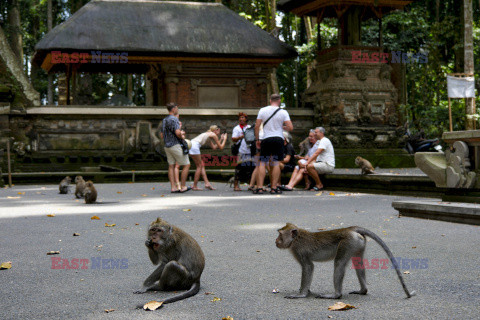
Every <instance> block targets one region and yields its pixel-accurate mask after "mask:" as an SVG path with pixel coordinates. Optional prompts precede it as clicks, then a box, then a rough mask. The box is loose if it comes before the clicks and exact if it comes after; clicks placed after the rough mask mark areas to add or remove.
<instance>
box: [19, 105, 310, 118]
mask: <svg viewBox="0 0 480 320" xmlns="http://www.w3.org/2000/svg"><path fill="white" fill-rule="evenodd" d="M258 110H259V109H257V108H233V109H219V108H186V107H185V108H182V107H180V116H212V115H215V116H228V117H230V116H237V115H238V113H239V112H245V113H247V114H257V113H258ZM286 110H287V111H288V113H289V114H290V115H291V116H297V117H298V116H305V117H313V110H312V109H286ZM27 115H109V116H153V117H164V116H166V115H168V111H167V108H166V107H160V106H155V107H144V106H142V107H137V106H131V107H127V106H125V107H108V106H101V105H98V106H91V105H77V106H76V105H69V106H42V107H35V108H28V109H27Z"/></svg>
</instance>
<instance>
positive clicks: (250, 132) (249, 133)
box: [244, 126, 255, 146]
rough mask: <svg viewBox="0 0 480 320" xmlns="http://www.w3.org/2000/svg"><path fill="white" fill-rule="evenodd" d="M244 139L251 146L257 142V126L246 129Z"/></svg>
mask: <svg viewBox="0 0 480 320" xmlns="http://www.w3.org/2000/svg"><path fill="white" fill-rule="evenodd" d="M244 139H245V142H246V143H247V145H249V146H250V145H251V144H252V143H254V142H255V126H253V127H250V128H247V129H245V132H244Z"/></svg>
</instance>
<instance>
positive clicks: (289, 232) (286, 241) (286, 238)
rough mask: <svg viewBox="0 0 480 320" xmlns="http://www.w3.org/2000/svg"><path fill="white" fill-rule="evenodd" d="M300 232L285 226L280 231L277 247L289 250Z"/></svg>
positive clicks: (276, 241) (276, 242)
mask: <svg viewBox="0 0 480 320" xmlns="http://www.w3.org/2000/svg"><path fill="white" fill-rule="evenodd" d="M297 234H298V230H297V229H291V228H287V226H285V227H284V228H282V229H279V230H278V237H277V240H275V245H276V246H277V248H279V249H288V248H290V246H291V245H292V242H293V240H294V239H295V238H296V237H297Z"/></svg>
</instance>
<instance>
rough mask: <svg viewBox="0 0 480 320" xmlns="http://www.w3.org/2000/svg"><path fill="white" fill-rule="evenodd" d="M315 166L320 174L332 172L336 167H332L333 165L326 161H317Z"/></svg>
mask: <svg viewBox="0 0 480 320" xmlns="http://www.w3.org/2000/svg"><path fill="white" fill-rule="evenodd" d="M313 167H314V168H315V170H317V173H318V174H325V173H332V172H333V169H335V167H332V166H331V165H329V164H327V163H326V162H322V161H320V162H315V163H314V164H313Z"/></svg>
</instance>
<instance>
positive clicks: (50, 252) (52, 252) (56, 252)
mask: <svg viewBox="0 0 480 320" xmlns="http://www.w3.org/2000/svg"><path fill="white" fill-rule="evenodd" d="M52 254H60V251H48V252H47V255H48V256H51V255H52Z"/></svg>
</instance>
